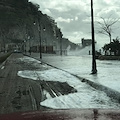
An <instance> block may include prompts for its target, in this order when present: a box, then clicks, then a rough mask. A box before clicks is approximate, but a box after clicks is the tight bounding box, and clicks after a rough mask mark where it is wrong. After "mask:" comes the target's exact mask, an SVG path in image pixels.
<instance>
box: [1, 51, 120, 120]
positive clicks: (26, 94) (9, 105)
mask: <svg viewBox="0 0 120 120" xmlns="http://www.w3.org/2000/svg"><path fill="white" fill-rule="evenodd" d="M24 57H25V56H24V55H23V54H21V53H13V54H12V55H11V56H10V57H9V58H8V59H7V60H6V61H5V62H4V63H3V64H2V66H1V68H0V114H1V115H0V120H11V119H13V120H22V119H23V120H24V119H26V118H29V119H28V120H32V119H33V118H34V119H35V118H40V120H43V116H45V117H46V119H47V120H51V119H52V120H63V119H64V120H69V119H70V120H72V119H76V120H77V119H78V120H80V119H82V120H97V119H99V120H107V119H108V120H119V119H120V110H119V109H116V110H115V109H114V110H112V109H105V110H104V109H96V108H91V109H88V108H87V109H83V108H82V109H67V110H66V109H64V110H60V109H59V110H53V109H50V108H47V107H43V106H41V105H40V102H42V101H44V100H45V99H46V97H47V96H45V94H44V92H45V91H48V92H49V95H51V97H52V98H54V97H56V98H58V97H59V96H61V95H63V96H64V95H68V94H69V93H76V91H75V89H74V88H73V87H70V86H69V85H68V84H67V83H66V82H62V83H61V82H55V81H54V82H53V81H44V80H40V78H38V79H39V81H38V80H32V79H30V78H25V77H20V76H19V75H18V72H19V71H25V70H31V71H37V70H41V71H44V70H46V69H47V70H49V69H51V67H50V66H47V67H45V66H44V65H43V64H41V62H40V61H36V62H38V63H37V65H35V63H33V61H32V60H31V61H28V59H27V57H26V59H25V60H24ZM33 64H34V65H33ZM38 64H39V66H38ZM69 77H70V76H69ZM81 84H82V83H81ZM83 84H84V83H83ZM81 87H82V86H81ZM85 88H86V87H85ZM88 88H89V90H91V88H90V87H88ZM88 88H86V89H88ZM83 89H84V88H83V87H82V89H81V90H83ZM83 91H85V89H84V90H83ZM93 91H94V90H93ZM79 92H80V93H81V92H82V91H79ZM85 94H86V93H85V92H84V95H85ZM87 94H88V91H87ZM100 94H101V93H100V92H99V95H100ZM91 95H92V93H91ZM81 97H82V96H81ZM72 99H74V98H72ZM74 102H75V100H74ZM86 102H87V101H86ZM84 103H85V102H84ZM67 104H69V102H68V103H67ZM81 104H82V103H81ZM85 104H86V103H85ZM88 104H89V103H88ZM36 110H37V111H38V112H34V111H36ZM25 111H31V112H28V113H23V112H25ZM32 111H33V112H32ZM16 112H22V113H18V114H17V113H16ZM7 113H8V114H9V115H7V116H6V115H2V114H7ZM10 113H16V114H15V115H14V114H10ZM56 113H57V114H56ZM71 113H72V114H71Z"/></svg>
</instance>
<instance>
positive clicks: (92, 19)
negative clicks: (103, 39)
mask: <svg viewBox="0 0 120 120" xmlns="http://www.w3.org/2000/svg"><path fill="white" fill-rule="evenodd" d="M91 31H92V74H96V73H97V69H96V58H95V36H94V17H93V0H91Z"/></svg>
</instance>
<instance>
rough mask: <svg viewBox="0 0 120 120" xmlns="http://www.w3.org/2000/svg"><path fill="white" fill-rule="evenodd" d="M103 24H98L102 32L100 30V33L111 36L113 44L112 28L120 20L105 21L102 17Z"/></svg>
mask: <svg viewBox="0 0 120 120" xmlns="http://www.w3.org/2000/svg"><path fill="white" fill-rule="evenodd" d="M101 19H102V22H98V24H99V25H100V28H99V29H100V30H98V33H100V34H104V35H107V36H109V38H110V43H111V42H112V32H113V28H112V26H113V25H114V24H115V23H117V22H118V21H119V19H120V18H118V19H113V18H110V17H109V18H108V19H105V18H103V17H101Z"/></svg>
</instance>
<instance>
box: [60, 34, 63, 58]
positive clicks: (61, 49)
mask: <svg viewBox="0 0 120 120" xmlns="http://www.w3.org/2000/svg"><path fill="white" fill-rule="evenodd" d="M62 36H63V35H62V33H61V34H60V55H61V56H62Z"/></svg>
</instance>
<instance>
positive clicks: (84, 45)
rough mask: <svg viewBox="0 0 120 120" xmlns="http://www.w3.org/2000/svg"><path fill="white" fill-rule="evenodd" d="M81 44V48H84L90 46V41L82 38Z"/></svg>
mask: <svg viewBox="0 0 120 120" xmlns="http://www.w3.org/2000/svg"><path fill="white" fill-rule="evenodd" d="M81 42H82V47H86V46H89V45H91V44H92V39H84V38H82V39H81Z"/></svg>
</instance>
